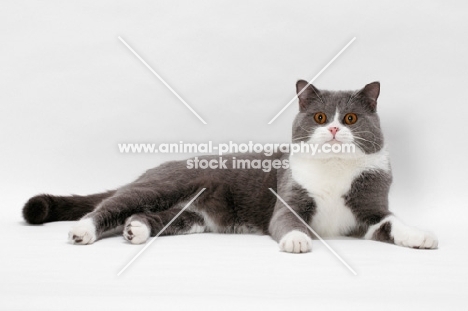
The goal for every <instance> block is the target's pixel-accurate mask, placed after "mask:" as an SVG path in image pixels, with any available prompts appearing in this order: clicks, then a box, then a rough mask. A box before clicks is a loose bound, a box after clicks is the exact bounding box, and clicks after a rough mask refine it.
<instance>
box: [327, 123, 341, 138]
mask: <svg viewBox="0 0 468 311" xmlns="http://www.w3.org/2000/svg"><path fill="white" fill-rule="evenodd" d="M328 130H329V131H330V132H331V133H332V135H333V138H335V135H336V132H338V131H339V130H340V129H339V128H337V127H336V126H334V127H329V128H328Z"/></svg>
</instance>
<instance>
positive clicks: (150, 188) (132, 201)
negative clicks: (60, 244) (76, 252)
mask: <svg viewBox="0 0 468 311" xmlns="http://www.w3.org/2000/svg"><path fill="white" fill-rule="evenodd" d="M186 185H188V186H186V187H182V186H181V187H179V188H168V187H167V186H165V185H164V184H161V183H146V184H141V183H140V184H130V185H129V186H126V187H124V188H121V189H119V190H118V191H117V192H116V193H115V194H114V195H113V196H112V197H110V198H107V199H106V200H104V201H102V202H101V204H99V205H98V207H97V208H96V209H95V210H94V211H92V212H91V213H89V214H87V215H85V216H84V217H83V218H82V219H81V220H80V221H79V222H78V223H77V224H76V225H75V226H73V228H72V229H71V230H70V232H69V240H70V242H72V243H74V244H92V243H93V242H95V241H96V240H98V239H99V238H100V236H101V235H102V234H103V233H104V232H106V231H109V230H111V229H114V228H116V227H118V226H121V225H123V224H124V223H125V221H126V219H127V218H129V217H130V216H132V215H134V214H138V213H143V212H151V211H153V212H157V211H164V210H167V209H169V208H171V207H172V206H174V205H176V204H177V203H178V202H180V201H182V200H185V199H187V198H188V197H190V196H192V195H193V194H194V192H195V191H197V190H198V189H197V188H195V187H193V186H192V185H190V184H189V183H186Z"/></svg>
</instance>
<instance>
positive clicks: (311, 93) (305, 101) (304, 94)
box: [296, 80, 320, 112]
mask: <svg viewBox="0 0 468 311" xmlns="http://www.w3.org/2000/svg"><path fill="white" fill-rule="evenodd" d="M296 94H297V97H298V98H299V111H301V112H304V111H305V110H306V109H307V107H308V106H309V104H310V102H311V101H312V100H314V99H315V98H318V97H319V94H320V91H319V90H318V89H317V88H316V87H315V86H313V85H312V84H309V82H307V81H305V80H299V81H297V83H296Z"/></svg>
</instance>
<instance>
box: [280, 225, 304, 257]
mask: <svg viewBox="0 0 468 311" xmlns="http://www.w3.org/2000/svg"><path fill="white" fill-rule="evenodd" d="M279 246H280V250H281V251H283V252H288V253H307V252H310V251H311V250H312V239H311V238H310V237H309V236H308V235H307V234H305V233H304V232H301V231H297V230H293V231H291V232H288V233H287V234H285V235H284V236H283V238H281V240H280V242H279Z"/></svg>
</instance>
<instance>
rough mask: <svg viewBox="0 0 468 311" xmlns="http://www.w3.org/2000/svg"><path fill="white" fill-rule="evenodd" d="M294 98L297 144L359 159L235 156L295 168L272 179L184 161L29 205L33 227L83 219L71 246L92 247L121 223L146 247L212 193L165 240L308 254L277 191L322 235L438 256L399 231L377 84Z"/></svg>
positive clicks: (431, 240)
mask: <svg viewBox="0 0 468 311" xmlns="http://www.w3.org/2000/svg"><path fill="white" fill-rule="evenodd" d="M301 90H303V91H302V92H301ZM296 91H297V93H298V97H299V113H298V115H297V116H296V119H295V120H294V123H293V131H292V132H293V133H292V140H293V142H295V143H297V142H301V141H304V142H307V143H313V144H317V145H319V146H320V145H323V144H325V143H328V144H344V143H351V144H354V145H355V146H356V152H355V153H352V154H351V153H350V154H336V153H328V154H324V153H322V154H320V155H316V156H311V155H310V154H304V153H297V154H293V155H290V154H284V153H275V154H273V155H272V156H270V157H267V156H265V155H260V154H235V157H236V158H237V159H249V160H253V159H262V160H263V159H271V160H273V159H280V160H284V159H288V160H289V164H290V166H289V168H280V169H276V170H271V171H269V172H264V171H263V170H261V169H219V170H213V169H188V168H187V165H186V162H185V161H174V162H167V163H164V164H162V165H160V166H159V167H156V168H153V169H150V170H148V171H147V172H146V173H144V174H143V175H142V176H141V177H140V178H138V179H137V180H136V181H134V182H132V183H130V184H128V185H125V186H123V187H121V188H118V189H117V190H113V191H108V192H105V193H99V194H93V195H89V196H77V195H74V196H52V195H38V196H35V197H32V198H31V199H30V200H29V201H28V202H27V203H26V205H25V206H24V208H23V216H24V218H25V219H26V221H27V222H28V223H30V224H42V223H45V222H51V221H60V220H78V219H80V220H79V221H78V223H77V224H76V225H75V226H74V227H73V228H72V229H71V231H70V233H69V239H70V241H71V242H72V243H74V244H92V243H94V242H95V241H96V240H98V239H99V238H101V237H102V235H103V233H105V232H107V231H110V230H112V229H115V228H119V227H122V225H123V235H124V238H125V239H126V240H128V241H129V242H131V243H133V244H140V243H144V242H146V241H147V240H148V238H149V237H151V236H155V235H156V234H157V233H158V232H159V231H160V230H161V229H162V228H163V227H164V226H165V225H166V224H168V222H169V221H171V220H172V219H173V218H174V216H175V215H176V214H177V213H178V212H180V211H181V209H182V207H183V206H184V205H185V203H186V202H187V201H189V200H190V199H191V198H193V197H194V196H195V195H196V194H197V193H198V192H199V191H200V190H201V189H202V188H206V190H205V191H204V192H203V193H202V194H201V195H200V196H199V197H198V198H197V199H196V200H195V201H194V202H193V204H192V205H191V206H190V208H188V209H187V210H186V211H185V212H183V213H182V214H181V215H180V216H179V217H178V218H177V219H176V220H175V221H174V222H173V223H172V224H171V226H169V227H168V228H167V229H166V230H165V231H164V232H163V234H164V235H175V234H188V233H200V232H219V233H260V234H270V235H271V236H272V238H273V239H274V240H276V241H278V243H279V247H280V249H281V250H282V251H285V252H292V253H302V252H308V251H310V250H311V246H312V239H311V238H312V237H313V236H312V234H311V232H309V230H308V229H307V227H306V226H305V225H304V224H303V223H302V222H301V221H300V220H299V219H298V218H297V217H296V216H295V215H294V214H293V213H292V212H291V211H290V210H289V209H288V208H287V207H286V206H285V205H284V204H283V203H282V202H281V201H280V200H278V199H277V198H276V196H275V195H273V193H272V192H271V191H270V190H269V188H272V189H273V190H275V191H276V192H277V193H278V195H279V196H280V197H281V198H282V199H284V201H286V202H287V203H288V205H289V206H290V207H291V208H292V209H293V210H294V211H295V212H296V213H297V214H298V215H299V216H300V217H302V219H303V220H304V221H305V222H306V223H307V224H309V225H310V226H311V227H312V228H313V229H314V231H315V232H316V233H317V234H319V235H320V236H321V237H336V236H355V237H363V238H365V239H372V240H376V241H382V242H389V243H394V244H397V245H402V246H407V247H412V248H424V249H432V248H437V244H438V241H437V238H436V237H435V236H434V235H432V234H431V233H428V232H425V231H420V230H418V229H415V228H412V227H409V226H407V225H405V224H403V223H402V222H401V221H399V220H398V219H397V218H396V217H395V216H393V215H392V213H391V212H390V211H389V209H388V191H389V188H390V184H391V182H392V175H391V169H390V163H389V157H388V153H387V151H386V149H385V147H384V139H383V135H382V132H381V129H380V123H379V117H378V115H377V112H376V108H377V98H378V96H379V93H380V84H379V83H378V82H373V83H370V84H368V85H366V86H365V87H364V88H363V89H361V90H359V91H356V92H351V91H323V90H318V89H317V88H315V87H314V86H312V85H311V84H308V83H307V82H306V81H303V80H300V81H298V82H297V84H296ZM211 157H213V158H214V156H203V157H201V159H202V158H205V159H210V158H211ZM230 161H232V157H231V158H230ZM228 164H229V162H228ZM228 167H232V166H229V165H228Z"/></svg>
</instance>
